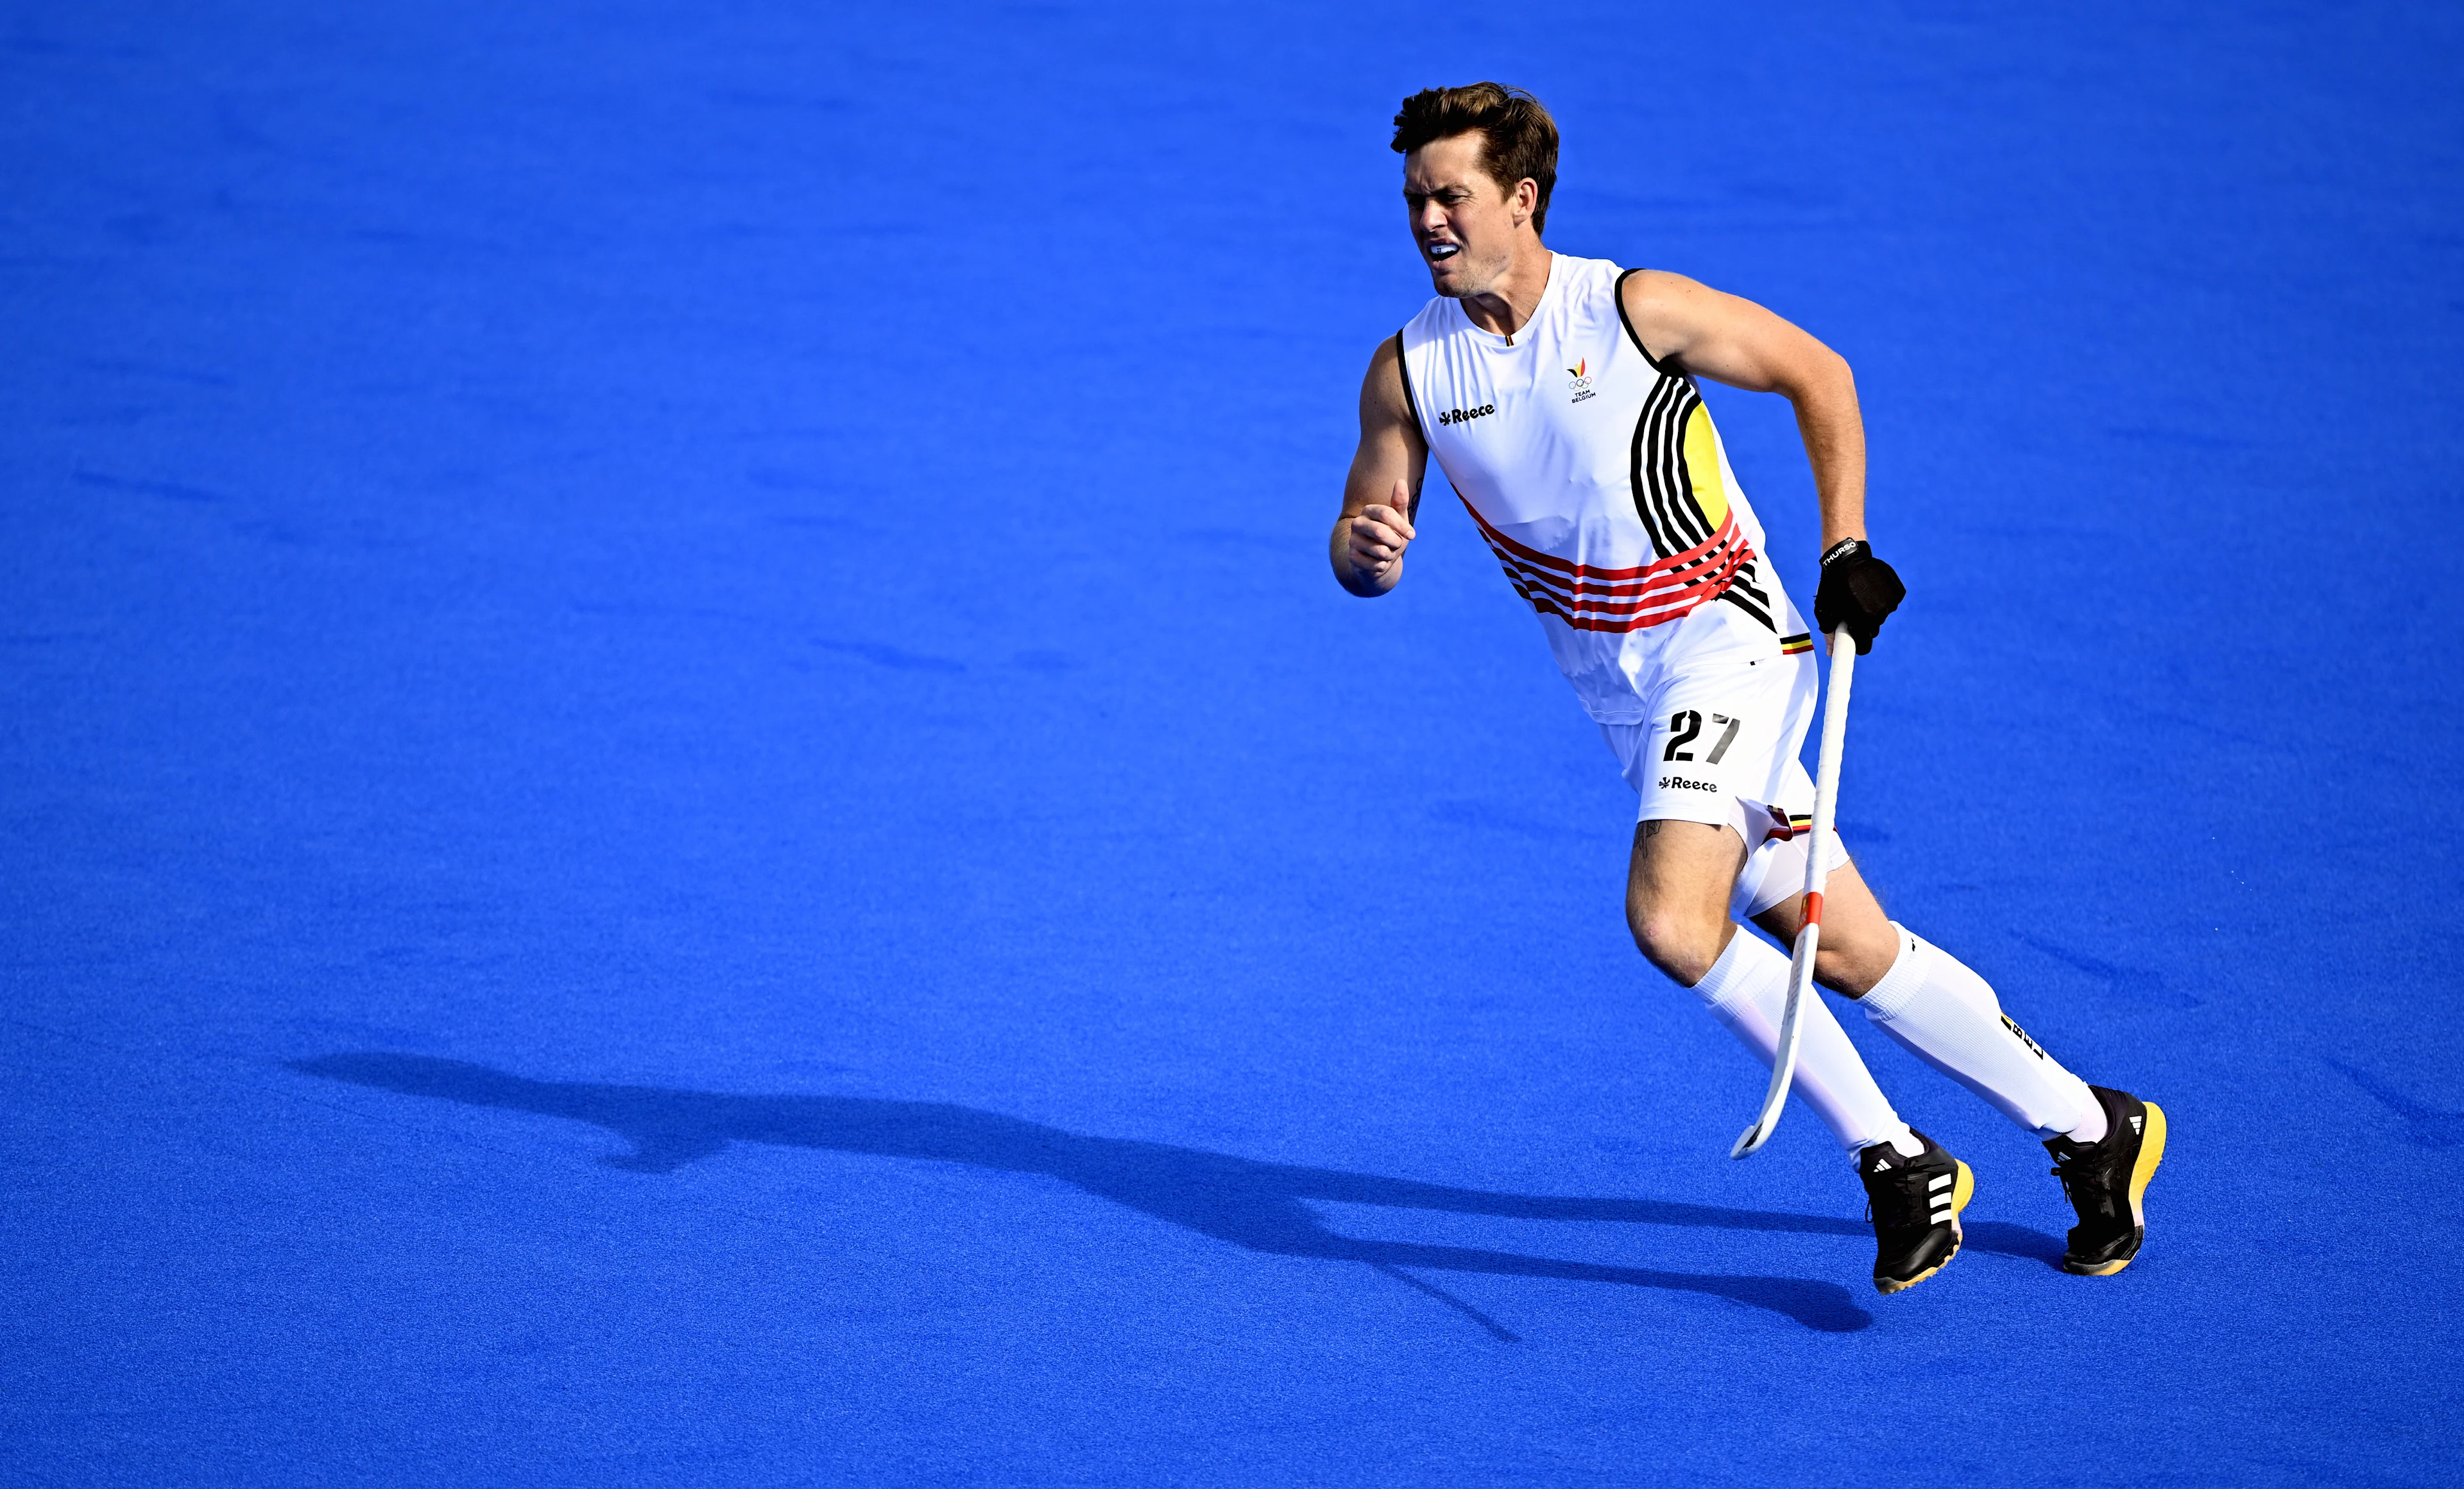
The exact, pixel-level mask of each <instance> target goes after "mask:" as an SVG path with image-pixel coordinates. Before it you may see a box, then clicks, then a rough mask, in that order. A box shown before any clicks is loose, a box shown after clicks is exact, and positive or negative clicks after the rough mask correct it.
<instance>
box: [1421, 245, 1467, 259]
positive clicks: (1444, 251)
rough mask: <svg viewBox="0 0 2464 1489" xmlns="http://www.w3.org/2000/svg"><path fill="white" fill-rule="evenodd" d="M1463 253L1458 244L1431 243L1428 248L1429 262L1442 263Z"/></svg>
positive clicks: (1461, 246) (1461, 247)
mask: <svg viewBox="0 0 2464 1489" xmlns="http://www.w3.org/2000/svg"><path fill="white" fill-rule="evenodd" d="M1460 252H1463V245H1462V244H1460V243H1432V244H1430V245H1429V247H1428V254H1429V262H1431V263H1433V264H1435V263H1442V262H1444V261H1445V260H1447V259H1449V258H1452V257H1454V256H1455V255H1456V254H1457V253H1460Z"/></svg>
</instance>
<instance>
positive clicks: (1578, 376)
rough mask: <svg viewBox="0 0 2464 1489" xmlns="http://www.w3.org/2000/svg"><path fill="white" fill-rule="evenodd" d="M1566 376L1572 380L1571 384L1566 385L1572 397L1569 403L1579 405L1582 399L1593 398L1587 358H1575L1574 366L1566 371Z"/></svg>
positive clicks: (1590, 366)
mask: <svg viewBox="0 0 2464 1489" xmlns="http://www.w3.org/2000/svg"><path fill="white" fill-rule="evenodd" d="M1566 376H1568V377H1569V378H1572V379H1573V382H1571V383H1567V384H1566V386H1567V388H1568V389H1569V390H1571V391H1572V392H1573V395H1574V396H1573V398H1572V399H1571V400H1569V402H1571V403H1577V404H1579V403H1581V402H1582V401H1583V400H1584V399H1587V398H1590V397H1591V396H1593V395H1592V363H1591V359H1589V358H1587V357H1577V358H1575V359H1574V364H1573V366H1571V367H1569V368H1567V369H1566Z"/></svg>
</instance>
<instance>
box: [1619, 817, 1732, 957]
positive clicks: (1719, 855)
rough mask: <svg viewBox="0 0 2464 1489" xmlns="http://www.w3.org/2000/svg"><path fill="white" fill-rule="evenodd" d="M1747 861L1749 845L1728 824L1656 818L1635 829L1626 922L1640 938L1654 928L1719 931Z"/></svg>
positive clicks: (1724, 923)
mask: <svg viewBox="0 0 2464 1489" xmlns="http://www.w3.org/2000/svg"><path fill="white" fill-rule="evenodd" d="M1745 861H1746V844H1745V841H1744V840H1743V839H1742V838H1740V837H1738V836H1737V830H1736V829H1735V828H1733V827H1730V826H1727V824H1725V823H1722V824H1719V825H1714V824H1712V823H1709V822H1698V821H1682V820H1673V819H1659V818H1655V819H1653V820H1651V821H1641V822H1637V823H1635V827H1634V857H1633V859H1632V861H1631V862H1630V863H1629V864H1628V865H1627V868H1626V883H1625V909H1626V919H1627V921H1628V923H1630V924H1631V925H1632V926H1633V927H1634V930H1635V934H1636V935H1638V936H1641V935H1643V934H1644V933H1645V931H1647V930H1649V929H1650V928H1653V927H1659V926H1669V927H1673V928H1679V929H1683V928H1704V927H1711V928H1716V927H1719V926H1722V925H1726V924H1727V919H1728V896H1729V893H1730V890H1731V887H1733V886H1734V885H1735V884H1736V882H1737V870H1738V869H1739V868H1741V867H1743V866H1744V865H1745Z"/></svg>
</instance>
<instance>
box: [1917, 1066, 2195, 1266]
mask: <svg viewBox="0 0 2464 1489" xmlns="http://www.w3.org/2000/svg"><path fill="white" fill-rule="evenodd" d="M2147 1109H2148V1110H2150V1111H2153V1110H2155V1109H2156V1108H2155V1107H2153V1106H2150V1107H2148V1108H2147ZM1951 1162H1953V1163H1959V1160H1958V1159H1956V1158H1954V1159H1952V1160H1951ZM1975 1197H1976V1175H1975V1174H1974V1173H1973V1172H1971V1171H1969V1167H1968V1165H1966V1164H1964V1163H1959V1182H1958V1183H1956V1184H1953V1185H1952V1186H1951V1187H1950V1249H1949V1250H1948V1251H1946V1252H1944V1253H1943V1254H1942V1259H1941V1260H1940V1261H1937V1262H1935V1263H1934V1264H1933V1265H1931V1266H1929V1267H1927V1268H1925V1270H1924V1271H1922V1272H1919V1273H1918V1274H1917V1275H1916V1276H1914V1277H1912V1278H1909V1279H1908V1280H1907V1281H1900V1280H1899V1279H1897V1278H1889V1277H1878V1278H1876V1279H1874V1290H1875V1291H1876V1292H1879V1293H1883V1294H1890V1293H1903V1292H1906V1291H1907V1290H1908V1289H1909V1288H1911V1287H1914V1286H1915V1285H1917V1284H1918V1283H1919V1282H1922V1281H1925V1279H1926V1278H1928V1277H1931V1276H1933V1275H1934V1274H1935V1273H1936V1272H1939V1271H1941V1270H1942V1269H1943V1268H1944V1267H1947V1266H1948V1265H1950V1259H1951V1258H1953V1257H1956V1256H1958V1255H1959V1237H1960V1230H1959V1213H1960V1212H1961V1211H1963V1210H1965V1209H1967V1208H1968V1202H1969V1200H1971V1199H1973V1198H1975Z"/></svg>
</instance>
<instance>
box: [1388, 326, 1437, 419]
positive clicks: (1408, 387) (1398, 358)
mask: <svg viewBox="0 0 2464 1489" xmlns="http://www.w3.org/2000/svg"><path fill="white" fill-rule="evenodd" d="M1395 371H1396V373H1397V375H1398V376H1400V377H1401V378H1402V380H1403V403H1404V405H1405V406H1406V407H1408V408H1410V409H1411V410H1412V427H1413V429H1414V430H1416V431H1418V433H1419V436H1420V443H1421V444H1422V445H1426V444H1428V443H1429V427H1428V426H1427V425H1425V424H1422V423H1421V422H1420V401H1419V399H1418V398H1416V397H1414V396H1413V393H1412V362H1411V359H1409V358H1407V357H1405V356H1404V355H1403V333H1402V332H1400V331H1397V332H1396V333H1395Z"/></svg>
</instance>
